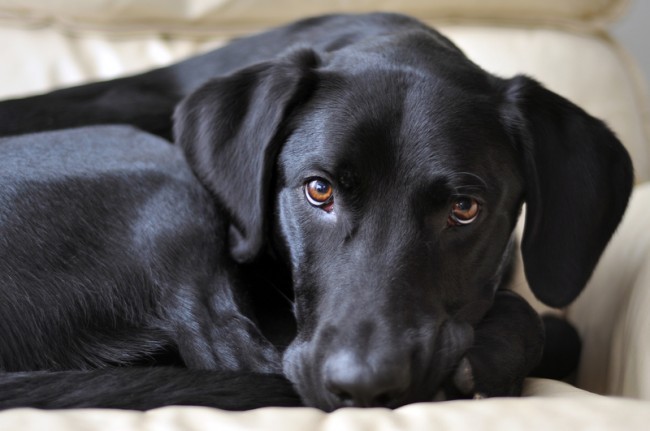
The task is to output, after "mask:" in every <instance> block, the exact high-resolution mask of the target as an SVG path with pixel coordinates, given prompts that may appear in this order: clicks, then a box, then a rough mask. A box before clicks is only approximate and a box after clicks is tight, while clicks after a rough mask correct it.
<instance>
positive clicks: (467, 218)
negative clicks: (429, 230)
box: [448, 197, 480, 226]
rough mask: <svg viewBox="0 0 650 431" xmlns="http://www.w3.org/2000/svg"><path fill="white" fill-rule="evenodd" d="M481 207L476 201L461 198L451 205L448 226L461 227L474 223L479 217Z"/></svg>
mask: <svg viewBox="0 0 650 431" xmlns="http://www.w3.org/2000/svg"><path fill="white" fill-rule="evenodd" d="M479 210H480V205H479V203H478V201H477V200H476V199H473V198H468V197H461V198H458V199H456V200H455V201H454V202H453V203H452V205H451V211H450V213H449V219H448V224H449V225H450V226H460V225H466V224H470V223H472V222H473V221H474V220H476V217H478V213H479Z"/></svg>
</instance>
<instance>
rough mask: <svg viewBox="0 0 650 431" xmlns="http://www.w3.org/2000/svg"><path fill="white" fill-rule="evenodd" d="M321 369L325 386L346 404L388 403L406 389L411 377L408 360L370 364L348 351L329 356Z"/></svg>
mask: <svg viewBox="0 0 650 431" xmlns="http://www.w3.org/2000/svg"><path fill="white" fill-rule="evenodd" d="M375 362H377V361H375ZM324 373H325V375H324V377H325V378H324V383H325V387H326V388H327V390H329V391H330V392H331V393H332V394H334V395H335V396H336V397H337V398H338V399H339V400H340V401H341V404H342V405H344V406H346V407H387V406H389V405H391V404H394V402H395V400H396V399H397V398H399V396H400V395H402V394H404V393H405V392H406V390H407V388H408V385H409V380H410V372H409V364H408V363H404V362H402V363H397V361H390V362H389V361H384V363H383V364H377V363H373V364H371V363H368V361H364V360H363V358H359V357H358V356H356V355H354V354H353V353H350V352H340V353H337V354H335V355H333V356H331V357H330V358H328V359H327V360H326V362H325V366H324Z"/></svg>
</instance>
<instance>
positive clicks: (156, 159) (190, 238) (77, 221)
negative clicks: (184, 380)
mask: <svg viewBox="0 0 650 431" xmlns="http://www.w3.org/2000/svg"><path fill="white" fill-rule="evenodd" d="M215 223H216V219H215V217H214V214H213V208H212V202H211V200H210V198H209V196H208V194H207V193H206V192H205V191H204V190H203V188H202V187H201V185H200V184H199V182H198V181H197V180H196V179H195V178H194V176H193V174H192V172H191V171H190V169H189V167H188V166H187V165H186V163H185V160H184V158H183V155H182V153H181V152H180V150H178V149H177V148H176V147H174V146H172V145H170V144H169V143H167V142H166V141H164V140H162V139H160V138H157V137H154V136H151V135H148V134H146V133H143V132H140V131H137V130H135V129H133V128H131V127H123V126H106V127H88V128H82V129H73V130H64V131H60V132H48V133H41V134H34V135H26V136H21V137H13V138H5V139H2V140H0V256H1V258H0V297H1V298H2V300H1V301H0V337H1V341H0V369H4V370H7V371H11V370H30V369H67V368H77V369H78V368H81V369H84V368H92V367H96V366H103V365H108V364H124V363H132V362H136V361H139V360H141V359H142V358H144V357H147V356H148V355H155V354H156V353H159V352H162V351H164V350H165V349H167V348H168V347H169V346H168V345H167V344H168V341H169V334H168V332H169V331H170V330H171V329H170V328H167V327H165V324H164V316H162V315H161V313H160V312H159V310H157V309H156V307H157V306H156V304H157V303H160V302H163V301H165V296H166V295H169V292H168V291H167V290H166V289H168V288H167V285H168V284H169V281H168V280H166V278H170V275H172V274H173V275H174V276H175V277H177V278H178V280H177V281H178V282H179V283H182V282H183V281H184V280H183V277H185V273H184V272H183V271H184V268H185V267H187V266H190V265H188V264H187V262H186V261H187V260H190V259H201V258H200V257H198V256H200V255H201V253H205V254H207V256H208V257H206V259H208V258H209V256H210V255H214V253H215V250H214V236H215ZM197 247H202V248H203V249H202V250H200V252H194V250H192V248H197ZM196 263H197V265H196V267H197V268H198V269H197V271H201V270H203V269H207V268H208V267H209V265H207V264H202V262H196ZM192 266H193V265H192Z"/></svg>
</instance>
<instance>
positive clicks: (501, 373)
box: [446, 291, 544, 398]
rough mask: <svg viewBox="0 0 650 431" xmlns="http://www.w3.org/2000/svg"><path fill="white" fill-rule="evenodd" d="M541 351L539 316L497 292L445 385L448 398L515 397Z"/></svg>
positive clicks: (514, 298)
mask: <svg viewBox="0 0 650 431" xmlns="http://www.w3.org/2000/svg"><path fill="white" fill-rule="evenodd" d="M543 347H544V328H543V325H542V321H541V319H540V317H539V315H538V314H537V313H536V312H535V310H533V308H532V307H531V306H530V305H529V304H528V302H526V300H524V299H523V298H522V297H520V296H519V295H517V294H515V293H513V292H510V291H499V292H497V294H496V297H495V299H494V304H493V305H492V308H491V309H490V310H489V311H488V313H487V314H486V316H485V317H484V318H483V320H482V321H481V322H479V323H478V324H477V325H476V327H475V329H474V344H473V346H472V347H471V348H470V349H469V350H468V352H467V353H466V355H465V357H464V358H463V359H462V360H461V362H460V364H459V366H458V368H457V369H456V372H455V374H453V376H452V377H451V379H450V381H449V384H448V385H447V388H446V392H447V397H448V398H468V397H474V398H483V397H497V396H518V395H520V394H521V390H522V385H523V382H524V379H525V378H526V377H527V376H528V375H529V374H530V373H531V371H532V370H533V369H534V368H535V367H536V366H537V365H538V363H539V362H540V360H541V357H542V351H543Z"/></svg>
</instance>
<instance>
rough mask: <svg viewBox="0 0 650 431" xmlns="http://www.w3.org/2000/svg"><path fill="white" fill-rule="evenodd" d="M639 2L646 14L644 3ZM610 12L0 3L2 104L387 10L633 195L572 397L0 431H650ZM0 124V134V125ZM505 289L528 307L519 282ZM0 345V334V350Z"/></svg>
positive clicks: (637, 99)
mask: <svg viewBox="0 0 650 431" xmlns="http://www.w3.org/2000/svg"><path fill="white" fill-rule="evenodd" d="M643 1H644V0H643ZM626 3H627V2H626V1H621V0H483V1H476V0H408V1H399V0H335V1H334V0H333V1H327V2H326V1H322V2H318V1H300V0H272V1H271V0H83V1H82V0H56V1H55V0H21V1H16V0H0V46H1V47H2V48H0V49H1V50H2V56H1V58H2V65H1V66H0V97H1V98H4V97H10V96H19V95H25V94H30V93H34V92H41V91H44V90H48V89H51V88H55V87H59V86H65V85H71V84H76V83H79V82H83V81H87V80H93V79H99V78H109V77H113V76H117V75H122V74H126V73H131V72H135V71H139V70H144V69H147V68H151V67H153V66H159V65H164V64H168V63H170V62H173V61H175V60H177V59H181V58H184V57H186V56H189V55H191V54H194V53H197V52H201V51H204V50H207V49H209V48H212V47H215V46H218V45H220V44H222V43H224V42H225V41H226V40H228V39H229V38H231V37H233V36H237V35H241V34H246V33H250V32H254V31H259V30H262V29H264V28H267V27H270V26H273V25H276V24H281V23H284V22H286V21H289V20H292V19H294V18H299V17H302V16H306V15H315V14H319V13H324V12H333V11H348V12H357V11H367V10H393V11H399V12H404V13H408V14H411V15H414V16H416V17H419V18H420V19H422V20H424V21H427V22H429V23H432V24H434V25H436V26H438V27H439V28H440V29H441V30H442V31H443V32H444V33H446V34H447V35H448V36H450V37H451V38H452V39H453V40H454V41H455V42H456V43H457V44H458V45H459V46H460V47H461V48H462V49H464V50H465V52H466V53H467V54H468V55H469V56H470V57H471V58H473V59H474V60H475V61H476V62H477V63H478V64H480V65H481V66H483V67H484V68H485V69H487V70H489V71H492V72H494V73H497V74H499V75H504V76H509V75H512V74H515V73H519V72H524V73H527V74H530V75H532V76H534V77H536V78H537V79H539V80H540V81H542V82H544V83H545V84H546V85H547V86H548V87H550V88H551V89H553V90H555V91H557V92H559V93H561V94H563V95H564V96H566V97H568V98H569V99H571V100H573V101H574V102H576V103H577V104H579V105H581V106H583V107H584V108H585V109H586V110H587V111H589V112H590V113H592V114H594V115H596V116H599V117H601V118H603V119H605V120H606V121H607V122H608V123H609V125H610V126H611V127H612V128H613V129H614V130H615V131H616V133H618V135H619V136H620V138H621V139H622V141H623V143H624V144H625V145H626V146H627V148H628V150H629V151H630V153H631V154H632V158H633V160H634V163H635V167H636V181H637V186H636V189H635V192H634V195H633V198H632V201H631V204H630V207H629V210H628V212H627V215H626V217H625V220H624V222H623V224H622V226H621V227H620V228H619V230H618V232H617V234H616V236H615V238H614V239H613V241H612V243H611V244H610V246H609V248H608V250H607V251H606V253H605V255H604V256H603V259H602V261H601V263H600V265H599V267H598V268H597V270H596V272H595V274H594V276H593V278H592V280H591V282H590V284H589V286H588V288H587V289H586V291H585V292H584V293H583V294H582V295H581V296H580V297H579V298H578V300H577V301H576V303H575V304H573V305H572V306H571V307H570V308H568V309H567V310H561V311H560V312H561V313H564V314H566V315H567V316H568V317H569V318H570V319H571V320H572V321H573V322H574V323H575V324H576V325H577V327H578V328H579V330H580V333H581V335H582V337H583V339H584V352H583V357H582V363H581V365H580V369H579V372H578V376H577V379H576V385H577V386H578V387H579V388H582V389H577V388H575V387H573V386H569V385H567V384H565V383H560V382H553V381H549V380H535V379H530V380H529V381H528V382H527V384H526V387H525V394H524V397H523V398H513V399H487V400H479V401H454V402H443V403H427V404H417V405H411V406H406V407H403V408H400V409H398V410H396V411H388V410H383V409H367V410H361V409H342V410H339V411H337V412H335V413H332V414H329V415H326V414H323V413H321V412H318V411H316V410H313V409H261V410H257V411H252V412H246V413H229V412H223V411H219V410H214V409H205V408H192V407H168V408H164V409H158V410H153V411H150V412H146V413H139V412H127V411H107V410H86V411H84V410H77V411H62V412H45V411H37V410H30V409H16V410H10V411H5V412H2V413H0V430H3V431H5V430H21V431H22V430H32V429H34V430H36V429H47V430H49V431H59V430H60V431H63V430H66V431H75V430H98V431H99V430H109V429H110V430H119V431H130V430H135V429H146V430H158V429H160V430H169V431H173V430H182V429H188V430H200V431H204V430H206V429H215V430H220V431H223V430H244V429H274V430H286V431H290V430H301V431H311V430H332V431H340V430H348V429H355V430H356V429H359V430H366V429H367V430H397V429H399V430H416V429H418V430H419V429H422V430H429V429H430V430H447V429H449V430H452V429H453V430H473V431H478V430H484V429H494V430H500V431H505V430H536V429H539V430H544V431H548V430H565V429H566V430H571V431H576V430H579V429H585V430H586V429H588V430H613V429H620V430H626V431H627V430H650V229H649V227H650V220H649V218H648V213H649V212H650V182H649V181H650V131H649V129H650V120H649V115H648V104H647V98H646V94H647V93H646V92H645V90H644V85H643V83H642V82H641V80H640V78H639V75H638V74H637V72H636V70H635V68H634V64H633V61H632V60H631V59H630V58H629V57H628V56H627V55H626V53H625V52H624V51H623V50H622V49H621V48H620V46H619V45H618V44H617V43H616V41H614V40H613V39H612V38H611V36H610V35H609V34H608V32H607V28H608V25H609V24H610V23H611V22H613V21H614V20H616V19H617V18H619V17H620V16H621V14H623V13H625V6H626ZM0 121H2V119H1V118H0ZM515 287H516V288H517V289H518V290H520V291H522V292H526V289H527V286H526V282H525V280H524V278H523V276H521V275H520V276H519V277H518V279H517V281H516V283H515ZM1 336H2V334H0V337H1Z"/></svg>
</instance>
